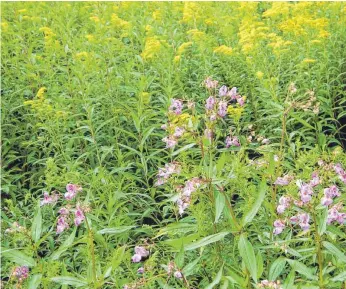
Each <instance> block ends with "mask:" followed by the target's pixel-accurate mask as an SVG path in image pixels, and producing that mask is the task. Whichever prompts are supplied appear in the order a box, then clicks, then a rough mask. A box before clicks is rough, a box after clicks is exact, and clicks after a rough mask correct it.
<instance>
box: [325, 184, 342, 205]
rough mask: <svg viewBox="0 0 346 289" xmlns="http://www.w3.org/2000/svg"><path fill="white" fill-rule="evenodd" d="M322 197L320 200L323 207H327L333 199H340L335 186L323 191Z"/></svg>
mask: <svg viewBox="0 0 346 289" xmlns="http://www.w3.org/2000/svg"><path fill="white" fill-rule="evenodd" d="M323 194H324V196H323V197H322V199H321V204H322V205H323V206H327V207H328V206H329V205H331V204H332V203H333V198H335V197H340V192H339V189H338V187H337V186H335V185H332V186H330V187H329V188H326V189H324V190H323Z"/></svg>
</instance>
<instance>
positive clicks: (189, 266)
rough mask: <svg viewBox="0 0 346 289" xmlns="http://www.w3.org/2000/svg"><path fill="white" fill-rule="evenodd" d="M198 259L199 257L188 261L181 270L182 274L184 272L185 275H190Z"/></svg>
mask: <svg viewBox="0 0 346 289" xmlns="http://www.w3.org/2000/svg"><path fill="white" fill-rule="evenodd" d="M200 259H201V257H198V258H197V259H196V260H194V261H192V262H190V263H189V264H187V265H186V266H185V267H184V268H183V270H182V272H183V274H184V276H185V277H187V276H190V275H192V274H193V272H194V271H195V269H196V265H197V264H198V262H199V260H200Z"/></svg>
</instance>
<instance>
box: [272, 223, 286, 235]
mask: <svg viewBox="0 0 346 289" xmlns="http://www.w3.org/2000/svg"><path fill="white" fill-rule="evenodd" d="M285 227H286V225H285V222H284V221H282V220H275V221H274V235H279V234H281V233H282V231H283V230H284V229H285Z"/></svg>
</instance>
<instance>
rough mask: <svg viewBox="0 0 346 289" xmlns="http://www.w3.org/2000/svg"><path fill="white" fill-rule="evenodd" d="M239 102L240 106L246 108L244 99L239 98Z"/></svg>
mask: <svg viewBox="0 0 346 289" xmlns="http://www.w3.org/2000/svg"><path fill="white" fill-rule="evenodd" d="M237 102H238V104H239V105H240V106H244V104H245V99H244V98H243V97H239V98H237Z"/></svg>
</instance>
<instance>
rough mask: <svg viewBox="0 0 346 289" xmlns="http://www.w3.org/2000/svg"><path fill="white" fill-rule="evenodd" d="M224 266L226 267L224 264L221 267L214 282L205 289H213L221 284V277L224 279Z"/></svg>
mask: <svg viewBox="0 0 346 289" xmlns="http://www.w3.org/2000/svg"><path fill="white" fill-rule="evenodd" d="M223 266H224V264H222V266H221V268H220V270H219V272H218V273H217V274H216V276H215V278H214V280H213V282H211V283H210V284H209V285H208V286H207V287H205V289H213V288H214V286H216V285H217V284H219V283H220V281H221V277H222V271H223Z"/></svg>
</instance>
